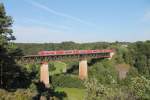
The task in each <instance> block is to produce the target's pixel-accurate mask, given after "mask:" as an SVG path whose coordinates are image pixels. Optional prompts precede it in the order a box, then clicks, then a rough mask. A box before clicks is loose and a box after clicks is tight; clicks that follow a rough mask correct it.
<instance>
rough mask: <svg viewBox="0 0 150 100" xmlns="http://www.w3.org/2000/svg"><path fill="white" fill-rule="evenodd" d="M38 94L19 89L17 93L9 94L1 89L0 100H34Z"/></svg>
mask: <svg viewBox="0 0 150 100" xmlns="http://www.w3.org/2000/svg"><path fill="white" fill-rule="evenodd" d="M35 95H36V93H34V92H32V91H30V90H29V89H18V90H17V91H15V92H8V91H5V90H1V89H0V100H33V98H32V97H34V96H35Z"/></svg>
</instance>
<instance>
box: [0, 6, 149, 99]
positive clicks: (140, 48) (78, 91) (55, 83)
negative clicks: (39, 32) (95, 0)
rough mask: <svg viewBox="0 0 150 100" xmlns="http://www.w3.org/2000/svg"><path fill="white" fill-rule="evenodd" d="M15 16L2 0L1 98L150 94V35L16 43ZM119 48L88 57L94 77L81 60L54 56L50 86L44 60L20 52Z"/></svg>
mask: <svg viewBox="0 0 150 100" xmlns="http://www.w3.org/2000/svg"><path fill="white" fill-rule="evenodd" d="M12 24H13V19H12V17H11V16H8V15H7V13H6V12H5V7H4V5H3V4H0V100H40V99H41V100H150V40H147V41H137V42H119V41H116V42H93V43H75V42H72V41H66V42H62V43H14V40H15V36H14V35H13V30H12ZM75 49H76V50H84V49H85V50H90V49H114V50H115V55H114V56H113V58H112V59H111V60H108V59H91V60H88V79H86V80H80V79H79V78H78V66H79V64H78V62H77V61H72V62H70V61H64V62H49V66H50V67H49V77H50V88H45V87H44V86H43V84H41V83H40V81H39V76H40V70H39V69H40V64H38V63H36V62H35V63H28V64H24V63H19V62H18V61H17V60H16V59H17V58H16V57H18V56H20V57H22V56H24V55H33V54H37V53H38V52H39V51H41V50H75Z"/></svg>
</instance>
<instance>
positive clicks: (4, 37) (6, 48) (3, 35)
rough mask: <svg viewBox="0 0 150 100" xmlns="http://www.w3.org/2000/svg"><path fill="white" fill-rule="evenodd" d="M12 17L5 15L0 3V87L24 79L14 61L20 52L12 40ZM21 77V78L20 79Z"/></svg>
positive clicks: (16, 83)
mask: <svg viewBox="0 0 150 100" xmlns="http://www.w3.org/2000/svg"><path fill="white" fill-rule="evenodd" d="M12 23H13V21H12V18H11V17H10V16H7V15H6V12H5V8H4V5H3V4H2V3H0V87H1V88H9V87H11V86H12V85H13V86H14V82H15V85H20V82H21V81H22V83H23V84H24V83H26V82H27V81H26V82H23V81H24V77H25V74H24V72H23V70H22V69H21V68H20V67H19V66H18V65H17V64H16V63H15V60H14V59H15V57H16V56H18V55H20V54H21V50H20V49H18V48H17V47H16V46H15V44H14V43H12V40H15V37H14V36H13V35H12V33H13V31H12V29H11V26H12ZM21 78H22V80H21Z"/></svg>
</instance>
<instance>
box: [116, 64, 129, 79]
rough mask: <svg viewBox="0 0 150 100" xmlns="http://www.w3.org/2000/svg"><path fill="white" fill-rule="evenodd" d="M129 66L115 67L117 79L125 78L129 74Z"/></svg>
mask: <svg viewBox="0 0 150 100" xmlns="http://www.w3.org/2000/svg"><path fill="white" fill-rule="evenodd" d="M129 69H130V65H129V64H118V65H117V66H116V70H117V72H118V74H119V79H124V78H126V75H127V73H128V72H129Z"/></svg>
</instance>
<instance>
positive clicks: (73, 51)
mask: <svg viewBox="0 0 150 100" xmlns="http://www.w3.org/2000/svg"><path fill="white" fill-rule="evenodd" d="M107 52H113V50H110V49H103V50H59V51H40V52H38V54H39V55H41V56H46V55H71V54H92V53H93V54H94V53H107Z"/></svg>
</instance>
